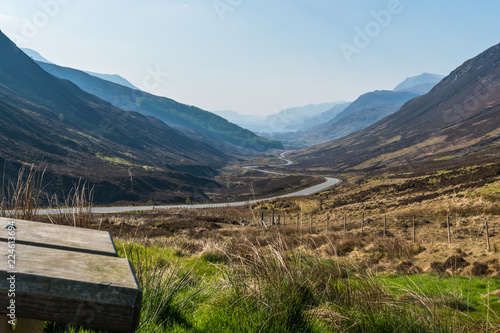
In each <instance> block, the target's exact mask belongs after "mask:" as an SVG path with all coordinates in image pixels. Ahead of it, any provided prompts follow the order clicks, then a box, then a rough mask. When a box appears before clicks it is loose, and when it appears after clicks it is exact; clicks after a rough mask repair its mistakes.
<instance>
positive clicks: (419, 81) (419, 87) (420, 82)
mask: <svg viewBox="0 0 500 333" xmlns="http://www.w3.org/2000/svg"><path fill="white" fill-rule="evenodd" d="M443 78H444V76H443V75H437V74H429V73H423V74H420V75H418V76H413V77H409V78H407V79H406V80H404V81H403V82H402V83H400V84H399V85H398V86H397V87H396V88H394V91H411V92H413V93H415V94H418V95H425V94H427V93H428V92H429V91H431V89H432V88H434V86H435V85H436V84H438V83H439V81H441V80H442V79H443Z"/></svg>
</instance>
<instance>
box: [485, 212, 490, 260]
mask: <svg viewBox="0 0 500 333" xmlns="http://www.w3.org/2000/svg"><path fill="white" fill-rule="evenodd" d="M484 227H485V228H486V245H487V247H488V252H489V251H491V247H490V233H489V231H488V219H484Z"/></svg>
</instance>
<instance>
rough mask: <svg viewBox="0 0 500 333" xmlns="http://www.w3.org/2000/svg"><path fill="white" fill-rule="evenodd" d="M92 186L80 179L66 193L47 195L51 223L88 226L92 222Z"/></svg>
mask: <svg viewBox="0 0 500 333" xmlns="http://www.w3.org/2000/svg"><path fill="white" fill-rule="evenodd" d="M93 200H94V187H92V186H90V185H89V184H88V183H87V182H82V180H81V179H80V180H79V181H78V184H76V185H75V186H74V187H73V188H72V189H71V190H70V191H69V193H68V194H67V195H62V196H61V197H60V196H58V195H57V194H54V195H52V196H48V198H47V203H48V206H49V207H50V208H49V210H50V211H51V212H52V213H53V214H50V215H48V218H49V220H50V222H51V223H54V224H63V225H71V226H74V227H80V228H89V227H90V225H91V222H92V207H93V205H94V204H93Z"/></svg>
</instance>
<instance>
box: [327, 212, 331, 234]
mask: <svg viewBox="0 0 500 333" xmlns="http://www.w3.org/2000/svg"><path fill="white" fill-rule="evenodd" d="M329 224H330V215H326V233H328V229H329V228H328V227H329Z"/></svg>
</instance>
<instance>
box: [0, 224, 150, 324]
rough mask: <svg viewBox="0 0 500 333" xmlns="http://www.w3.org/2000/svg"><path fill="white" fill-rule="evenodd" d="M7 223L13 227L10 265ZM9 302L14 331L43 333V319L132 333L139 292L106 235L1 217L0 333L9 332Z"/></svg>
mask: <svg viewBox="0 0 500 333" xmlns="http://www.w3.org/2000/svg"><path fill="white" fill-rule="evenodd" d="M8 225H14V226H15V227H16V228H15V229H14V231H15V265H14V266H10V265H11V264H12V262H9V259H12V257H10V258H9V255H10V254H11V253H9V250H11V248H10V247H9V244H12V242H10V243H9V238H8V237H9V227H7V228H6V227H5V226H8ZM10 230H13V228H12V227H10ZM11 241H12V240H11ZM10 246H12V245H10ZM12 271H14V272H15V273H11V272H12ZM12 276H14V282H15V283H14V287H15V288H14V289H15V296H13V295H9V293H12V284H11V282H12V279H11V280H9V278H11V277H12ZM9 290H10V292H9ZM12 300H14V301H15V303H14V304H15V316H16V318H17V327H16V329H15V331H14V332H16V333H23V332H29V333H35V332H43V324H44V322H45V321H53V322H58V323H65V324H71V325H74V326H84V327H89V328H93V329H102V330H111V331H113V332H134V331H135V329H136V328H137V326H138V324H139V320H140V313H141V301H142V291H141V289H140V287H139V284H138V282H137V279H136V277H135V274H134V272H133V269H132V267H131V265H130V263H129V261H128V260H127V259H124V258H119V257H118V255H117V253H116V249H115V247H114V244H113V240H112V238H111V235H110V234H109V233H108V232H104V231H97V230H89V229H80V228H73V227H66V226H58V225H52V224H45V223H38V222H29V221H22V220H12V219H6V218H0V314H2V315H1V316H0V318H1V320H0V333H1V332H4V331H5V332H9V331H10V330H11V327H10V324H8V321H9V320H10V318H9V317H8V316H6V315H8V314H9V311H10V310H9V309H8V307H9V305H10V304H11V302H12Z"/></svg>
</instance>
